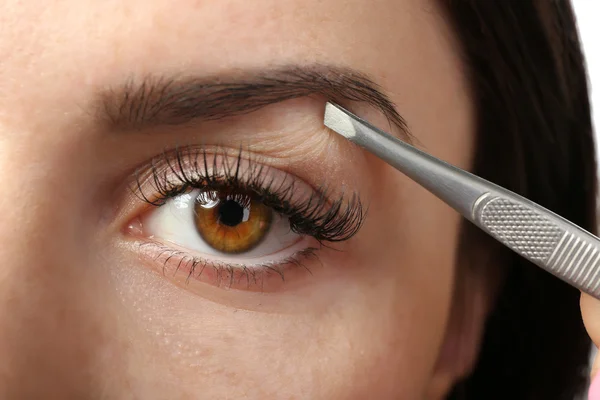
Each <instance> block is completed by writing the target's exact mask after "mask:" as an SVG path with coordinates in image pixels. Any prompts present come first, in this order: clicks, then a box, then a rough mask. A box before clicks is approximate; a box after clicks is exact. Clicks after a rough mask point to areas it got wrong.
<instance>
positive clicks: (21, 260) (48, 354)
mask: <svg viewBox="0 0 600 400" xmlns="http://www.w3.org/2000/svg"><path fill="white" fill-rule="evenodd" d="M0 146H1V147H2V149H0V182H1V186H0V187H1V189H2V195H0V398H42V397H43V398H49V396H50V397H57V398H67V397H69V398H70V397H72V396H73V395H74V394H75V392H74V391H76V392H79V391H80V390H82V389H83V388H82V386H83V385H85V382H86V381H88V379H86V377H85V374H86V373H87V368H86V365H88V364H89V362H90V359H89V351H88V350H87V349H88V348H89V346H86V341H87V338H88V337H89V336H90V335H89V331H90V326H89V325H90V323H89V321H90V318H89V315H88V313H87V312H86V309H85V301H84V298H85V291H84V288H83V287H84V285H85V281H86V279H85V274H84V273H83V272H82V268H80V267H81V266H79V265H76V264H78V263H80V262H81V261H82V258H81V257H80V255H79V254H78V252H74V251H72V249H73V247H76V246H74V244H73V243H71V242H72V238H73V237H74V232H73V230H74V227H75V222H74V221H72V218H71V219H70V218H69V209H72V207H71V206H72V205H71V204H69V202H70V200H69V199H70V198H71V197H70V196H65V195H63V190H62V189H63V188H61V185H62V183H61V180H60V179H58V178H57V177H56V176H53V172H52V171H53V170H54V169H53V167H52V161H51V160H49V159H47V158H45V157H44V154H42V152H41V149H38V150H36V149H35V146H31V147H30V151H29V152H27V153H22V152H20V151H13V152H11V151H10V149H9V148H8V147H9V146H10V144H8V143H7V142H0ZM15 147H16V146H15ZM36 152H37V154H36ZM74 382H77V384H76V385H75V384H74ZM63 396H66V397H63ZM80 397H85V396H80Z"/></svg>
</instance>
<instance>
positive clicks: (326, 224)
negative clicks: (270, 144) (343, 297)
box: [135, 148, 365, 245]
mask: <svg viewBox="0 0 600 400" xmlns="http://www.w3.org/2000/svg"><path fill="white" fill-rule="evenodd" d="M243 160H245V161H246V163H247V167H245V168H244V170H243V171H242V170H241V163H242V161H243ZM186 165H187V166H189V169H188V170H187V171H186V168H185V167H184V166H186ZM219 165H221V167H220V168H219ZM268 168H270V167H266V166H265V165H264V164H259V163H255V162H254V161H253V160H252V159H251V158H250V157H248V156H245V154H244V152H243V151H242V149H241V148H240V150H239V151H238V153H237V157H235V159H234V160H233V161H232V157H231V156H228V155H227V154H226V152H225V151H224V150H222V151H220V150H218V149H217V151H215V152H213V153H210V154H209V153H207V151H206V149H200V148H177V149H175V150H174V151H173V152H172V153H164V154H162V155H161V156H159V157H158V158H155V159H153V160H152V162H151V166H150V171H149V174H150V182H151V186H152V189H153V190H154V191H155V193H154V194H153V195H152V196H151V197H149V196H147V195H146V194H144V190H143V189H142V188H143V181H144V180H145V179H144V178H143V176H142V174H141V173H140V171H138V172H136V186H137V190H135V192H136V195H138V197H139V198H140V199H142V200H143V201H144V202H146V203H148V204H150V205H153V206H157V207H160V206H162V205H164V204H165V203H166V202H167V200H169V199H172V198H174V197H177V196H179V195H182V194H184V193H187V192H189V191H191V190H194V189H203V190H214V191H227V192H232V193H244V194H248V195H250V196H252V197H253V198H254V199H255V200H257V201H260V202H261V203H263V204H264V205H266V206H267V207H270V208H272V209H273V210H274V211H275V212H277V213H279V214H281V215H283V216H285V217H287V218H288V219H289V223H290V228H291V229H292V231H293V232H295V233H297V234H301V235H307V236H312V237H313V238H315V239H316V240H317V241H318V242H319V243H320V244H321V245H323V243H324V242H341V241H345V240H348V239H350V238H351V237H352V236H354V235H355V234H356V233H357V232H358V231H359V230H360V228H361V226H362V224H363V221H364V218H365V210H364V208H363V205H362V203H361V201H360V198H359V197H358V195H357V194H356V193H354V194H352V196H350V197H349V198H346V197H345V196H344V195H343V194H342V195H340V196H339V197H338V198H337V199H336V200H334V201H331V202H330V201H329V200H328V196H327V194H328V190H327V187H322V188H321V189H319V190H316V191H314V192H313V193H311V194H310V196H308V197H307V198H305V199H302V200H301V201H298V200H297V199H295V198H294V188H295V186H294V182H295V179H297V178H294V177H293V176H292V175H289V174H286V175H285V178H284V179H283V180H282V181H281V182H280V183H275V180H274V179H269V178H268V177H267V174H266V172H267V170H268Z"/></svg>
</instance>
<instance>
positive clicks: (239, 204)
mask: <svg viewBox="0 0 600 400" xmlns="http://www.w3.org/2000/svg"><path fill="white" fill-rule="evenodd" d="M272 220H273V210H272V209H270V208H269V207H267V206H265V205H264V204H262V203H260V202H258V201H256V200H254V199H253V198H252V197H251V196H248V195H245V194H239V193H234V194H227V193H219V192H217V191H204V192H202V193H200V195H199V196H198V197H197V198H196V201H195V204H194V222H195V225H196V229H197V230H198V233H199V234H200V236H202V239H204V241H205V242H206V243H208V244H209V245H210V246H212V247H213V248H214V249H215V250H218V251H221V252H223V253H230V254H236V253H243V252H246V251H248V250H251V249H253V248H254V247H256V246H257V245H258V244H259V243H260V242H261V240H262V239H263V238H264V237H265V235H266V234H267V232H268V231H269V228H270V227H271V222H272Z"/></svg>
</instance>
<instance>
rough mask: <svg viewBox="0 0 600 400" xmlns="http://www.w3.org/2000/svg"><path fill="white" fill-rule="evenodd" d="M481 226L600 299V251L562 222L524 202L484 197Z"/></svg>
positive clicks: (477, 215) (479, 203)
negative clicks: (562, 224) (565, 226)
mask: <svg viewBox="0 0 600 400" xmlns="http://www.w3.org/2000/svg"><path fill="white" fill-rule="evenodd" d="M473 211H474V216H475V219H476V221H477V223H479V224H480V226H481V227H482V228H484V229H485V230H487V231H488V232H489V233H490V234H491V235H492V236H493V237H495V238H496V239H498V240H499V241H500V242H502V243H504V244H505V245H506V246H508V247H509V248H511V249H512V250H513V251H515V252H516V253H518V254H520V255H521V256H523V257H525V258H527V259H528V260H530V261H532V262H533V263H535V264H537V265H538V266H540V267H542V268H544V269H546V270H547V271H548V272H551V273H552V274H554V275H556V276H558V277H560V278H562V279H563V280H565V281H567V282H569V283H571V284H572V285H574V286H576V287H578V288H579V289H581V290H586V291H589V292H590V293H591V294H593V295H600V274H599V273H598V272H599V271H600V268H599V267H598V264H599V263H600V249H599V248H598V247H597V244H595V243H593V242H592V241H588V240H586V238H585V237H582V236H581V235H578V234H577V233H576V232H569V230H568V229H565V228H564V227H563V226H561V223H560V222H558V221H553V220H552V219H551V218H548V216H547V215H548V214H543V213H541V212H539V211H538V210H536V208H535V207H534V206H532V207H529V206H528V205H526V204H522V203H521V202H518V201H514V200H512V199H507V198H504V197H497V196H492V195H490V194H486V195H483V196H482V197H481V198H480V199H479V200H478V201H477V203H476V205H475V207H474V210H473Z"/></svg>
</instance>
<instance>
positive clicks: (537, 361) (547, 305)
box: [440, 0, 596, 400]
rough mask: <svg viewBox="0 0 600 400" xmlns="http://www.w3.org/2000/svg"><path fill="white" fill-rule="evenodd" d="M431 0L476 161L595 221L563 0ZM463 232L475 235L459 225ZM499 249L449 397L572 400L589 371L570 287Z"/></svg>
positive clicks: (572, 41)
mask: <svg viewBox="0 0 600 400" xmlns="http://www.w3.org/2000/svg"><path fill="white" fill-rule="evenodd" d="M440 1H441V2H442V4H443V7H444V10H445V12H446V13H447V17H448V18H449V19H450V21H451V24H452V26H453V28H454V30H455V32H456V34H457V37H458V41H459V44H460V46H461V50H462V56H463V59H464V65H465V67H466V71H465V72H466V74H467V75H468V77H469V80H470V82H471V84H472V87H471V89H472V95H473V99H474V104H475V107H476V113H477V119H478V120H477V124H478V127H477V128H478V132H477V139H476V140H477V147H476V149H477V152H476V156H475V165H474V172H475V173H476V174H478V175H481V176H483V177H485V178H487V179H489V180H491V181H493V182H496V183H498V184H500V185H502V186H504V187H506V188H509V189H511V190H513V191H515V192H517V193H520V194H522V195H524V196H526V197H528V198H530V199H532V200H533V201H535V202H538V203H540V204H542V205H543V206H545V207H547V208H549V209H550V210H552V211H554V212H556V213H558V214H560V215H562V216H564V217H565V218H567V219H569V220H571V221H573V222H574V223H576V224H578V225H580V226H582V227H583V228H585V229H587V230H589V231H592V232H595V230H596V162H595V154H594V139H593V134H592V125H591V117H590V105H589V99H588V88H587V77H586V71H585V65H584V59H583V56H582V51H581V46H580V43H579V37H578V32H577V27H576V23H575V18H574V15H573V11H572V8H571V4H570V3H569V1H568V0H537V1H536V0H456V1H453V0H440ZM464 232H465V234H466V235H467V236H471V235H478V236H479V235H481V233H479V232H476V231H474V230H473V228H472V227H470V226H466V225H465V227H464ZM477 240H479V241H484V242H485V244H484V245H485V246H493V244H491V243H490V242H489V241H488V239H486V238H483V237H478V238H477ZM471 243H472V242H471ZM478 243H480V242H478ZM494 251H498V250H494ZM499 251H500V252H501V253H498V254H497V257H495V258H496V260H501V262H502V265H501V267H502V269H503V274H504V278H505V281H504V284H503V286H502V287H501V289H500V292H499V294H498V298H497V301H496V303H495V307H494V308H493V310H492V312H491V314H490V316H489V318H488V321H487V326H486V329H485V334H484V338H483V342H482V345H481V350H480V356H479V360H478V362H477V364H476V366H475V368H474V370H473V373H472V375H471V376H470V377H468V378H467V379H466V380H465V381H463V382H461V383H459V384H458V385H457V387H456V388H455V390H454V393H453V394H452V395H451V396H450V398H451V399H477V400H480V399H485V400H494V399H502V400H506V399H532V400H533V399H535V400H538V399H544V400H559V399H561V400H562V399H564V400H573V399H574V398H575V395H576V394H578V393H581V392H582V391H583V390H584V388H585V385H586V383H587V373H588V372H587V365H588V360H589V351H590V348H591V346H590V341H589V338H588V336H587V334H586V332H585V329H584V326H583V323H582V320H581V315H580V310H579V292H578V291H577V290H575V289H573V288H571V287H569V286H568V285H566V284H564V283H562V282H560V281H559V280H558V279H556V278H554V277H552V276H551V275H550V274H548V273H546V272H544V271H542V270H541V269H539V268H537V267H535V266H533V265H532V264H530V263H529V262H527V261H525V260H524V259H522V258H520V257H518V256H517V255H515V254H514V253H512V252H510V251H509V250H506V249H502V250H499ZM474 267H480V268H485V266H481V265H475V266H474Z"/></svg>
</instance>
